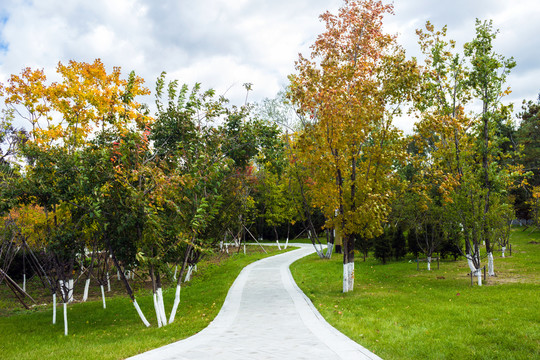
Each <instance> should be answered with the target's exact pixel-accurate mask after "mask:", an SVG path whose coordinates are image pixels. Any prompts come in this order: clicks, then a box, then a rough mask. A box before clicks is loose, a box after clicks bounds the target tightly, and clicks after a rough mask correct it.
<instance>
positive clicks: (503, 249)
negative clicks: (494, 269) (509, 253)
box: [502, 246, 506, 257]
mask: <svg viewBox="0 0 540 360" xmlns="http://www.w3.org/2000/svg"><path fill="white" fill-rule="evenodd" d="M505 251H506V246H503V247H502V257H504V252H505Z"/></svg>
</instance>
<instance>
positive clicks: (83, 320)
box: [0, 247, 278, 360]
mask: <svg viewBox="0 0 540 360" xmlns="http://www.w3.org/2000/svg"><path fill="white" fill-rule="evenodd" d="M248 248H252V249H254V250H253V251H259V250H258V247H248ZM267 250H268V252H269V254H268V255H266V254H263V253H259V252H257V253H254V254H251V255H249V254H248V255H247V256H245V255H243V254H239V255H234V256H231V257H229V258H228V259H222V260H221V261H219V265H218V261H217V260H216V259H213V260H212V261H206V262H205V261H203V262H201V263H200V264H199V271H198V272H197V273H195V275H194V277H193V280H192V281H191V282H189V283H188V284H187V285H185V286H184V287H183V288H182V293H181V302H180V306H179V307H178V311H177V315H176V319H175V322H174V323H173V324H171V325H167V326H165V327H162V328H158V327H157V325H156V324H157V322H156V316H155V312H154V308H153V303H152V296H151V295H149V291H148V290H147V289H145V288H143V287H141V288H140V290H139V291H138V295H137V302H138V303H139V304H140V306H141V308H142V310H143V312H144V313H145V315H146V317H147V319H148V320H149V321H150V322H151V323H152V326H151V327H149V328H146V327H145V326H144V325H143V324H142V322H141V321H140V319H139V317H138V315H137V312H136V311H135V309H134V307H133V305H132V304H131V301H130V300H129V298H128V297H127V295H124V296H115V297H112V298H108V299H107V309H103V307H102V303H101V298H100V297H97V296H96V295H97V291H99V288H98V289H97V290H95V292H96V294H94V299H95V300H94V301H89V302H86V303H75V304H72V305H69V306H68V320H69V335H68V336H64V335H63V331H64V330H63V329H64V325H63V312H62V307H61V306H59V307H58V313H57V324H56V325H53V324H52V323H51V322H52V321H51V320H52V309H51V306H50V305H48V306H38V307H36V308H34V309H33V310H31V311H26V310H17V311H14V310H9V311H7V310H6V309H5V308H6V307H7V305H6V304H5V300H4V304H3V308H4V311H3V315H4V316H2V317H0V359H17V360H23V359H40V360H45V359H123V358H126V357H128V356H132V355H135V354H138V353H141V352H143V351H146V350H150V349H153V348H156V347H159V346H162V345H165V344H168V343H171V342H174V341H177V340H180V339H183V338H186V337H188V336H190V335H193V334H195V333H197V332H199V331H201V330H202V329H203V328H205V327H206V326H207V325H208V323H209V322H210V321H211V320H212V319H213V318H214V317H215V316H216V315H217V313H218V312H219V309H220V308H221V305H222V304H223V301H224V300H225V296H226V295H227V292H228V290H229V287H230V286H231V285H232V283H233V281H234V279H235V278H236V277H237V275H238V274H239V273H240V271H241V270H242V268H244V267H245V266H246V265H248V264H249V263H251V262H253V261H255V260H258V259H261V258H264V257H266V256H270V255H275V254H276V253H278V251H277V249H275V247H267ZM114 279H115V284H114V285H115V288H118V287H119V286H120V284H116V277H114ZM2 287H3V288H4V287H6V286H5V285H4V284H2ZM81 292H82V290H81V291H79V292H76V294H79V297H80V294H81ZM174 292H175V289H174V288H169V289H167V290H165V291H164V294H163V296H164V301H165V306H166V311H167V316H168V315H169V311H170V309H171V307H172V304H173V300H174ZM76 297H77V296H76ZM0 305H2V304H0ZM0 307H2V306H0ZM7 314H9V316H7Z"/></svg>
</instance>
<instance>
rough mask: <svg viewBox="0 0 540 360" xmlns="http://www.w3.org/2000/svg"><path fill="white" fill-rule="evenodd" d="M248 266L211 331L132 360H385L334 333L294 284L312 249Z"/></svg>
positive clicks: (337, 332)
mask: <svg viewBox="0 0 540 360" xmlns="http://www.w3.org/2000/svg"><path fill="white" fill-rule="evenodd" d="M290 246H297V247H300V249H298V250H293V251H290V252H287V253H284V254H280V255H276V256H272V257H269V258H266V259H262V260H260V261H257V262H255V263H252V264H250V265H248V266H246V267H245V268H244V269H243V270H242V272H241V273H240V275H238V278H237V279H236V280H235V282H234V283H233V285H232V287H231V288H230V290H229V293H228V294H227V298H226V299H225V303H224V304H223V307H222V308H221V311H220V312H219V314H218V315H217V316H216V318H215V319H214V321H212V322H211V323H210V324H209V325H208V327H207V328H205V329H204V330H202V331H201V332H199V333H197V334H195V335H193V336H191V337H189V338H187V339H184V340H181V341H178V342H175V343H172V344H169V345H166V346H163V347H160V348H158V349H154V350H151V351H148V352H145V353H142V354H139V355H137V356H134V357H131V358H130V359H133V360H157V359H160V360H161V359H179V360H186V359H189V360H198V359H212V360H217V359H223V360H229V359H231V360H232V359H235V360H241V359H351V360H352V359H355V360H356V359H380V358H379V357H378V356H377V355H375V354H373V353H371V352H370V351H368V350H367V349H365V348H363V347H362V346H360V345H359V344H357V343H356V342H354V341H352V340H351V339H349V338H348V337H346V336H345V335H343V334H342V333H340V332H339V331H337V330H336V329H335V328H333V327H332V326H330V325H329V324H328V323H327V322H326V320H324V318H323V317H322V316H321V315H320V314H319V312H318V311H317V310H316V309H315V307H314V306H313V304H312V303H311V301H310V300H309V299H308V298H307V296H305V295H304V293H303V292H302V291H301V290H300V289H299V288H298V286H297V285H296V283H295V282H294V280H293V278H292V275H291V272H290V270H289V265H290V264H292V263H293V262H294V261H295V260H297V259H300V258H302V257H304V256H306V255H308V254H310V253H313V252H314V251H315V250H314V249H313V246H312V245H309V244H290Z"/></svg>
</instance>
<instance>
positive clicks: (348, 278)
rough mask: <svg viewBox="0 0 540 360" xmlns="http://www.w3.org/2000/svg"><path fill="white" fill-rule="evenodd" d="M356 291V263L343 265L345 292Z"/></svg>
mask: <svg viewBox="0 0 540 360" xmlns="http://www.w3.org/2000/svg"><path fill="white" fill-rule="evenodd" d="M353 289H354V262H350V263H347V264H343V292H344V293H346V292H349V291H353Z"/></svg>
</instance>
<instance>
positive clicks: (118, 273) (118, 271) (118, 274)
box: [116, 270, 120, 281]
mask: <svg viewBox="0 0 540 360" xmlns="http://www.w3.org/2000/svg"><path fill="white" fill-rule="evenodd" d="M116 277H117V278H118V281H120V270H116Z"/></svg>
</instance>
